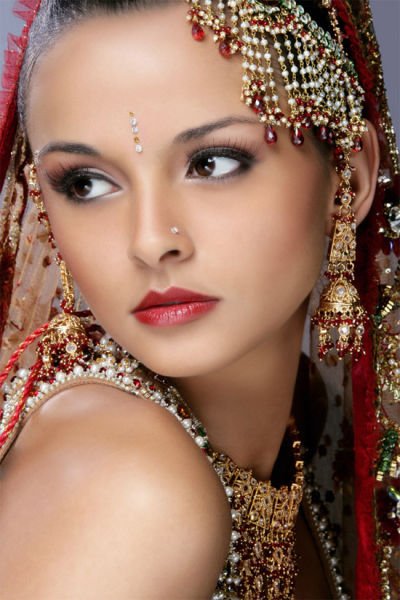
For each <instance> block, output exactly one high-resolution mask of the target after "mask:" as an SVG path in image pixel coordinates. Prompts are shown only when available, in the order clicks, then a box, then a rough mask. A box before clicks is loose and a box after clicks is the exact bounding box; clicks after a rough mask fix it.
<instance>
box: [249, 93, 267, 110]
mask: <svg viewBox="0 0 400 600" xmlns="http://www.w3.org/2000/svg"><path fill="white" fill-rule="evenodd" d="M251 108H252V109H253V110H254V112H255V113H257V114H259V113H262V112H263V111H264V98H263V97H262V96H258V95H257V96H253V100H252V103H251Z"/></svg>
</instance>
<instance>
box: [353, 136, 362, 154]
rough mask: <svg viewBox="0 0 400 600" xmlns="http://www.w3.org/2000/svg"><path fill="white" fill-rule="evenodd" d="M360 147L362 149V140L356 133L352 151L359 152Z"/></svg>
mask: <svg viewBox="0 0 400 600" xmlns="http://www.w3.org/2000/svg"><path fill="white" fill-rule="evenodd" d="M362 149H363V141H362V139H361V138H360V136H359V135H358V136H357V137H355V138H354V143H353V151H354V152H361V150H362Z"/></svg>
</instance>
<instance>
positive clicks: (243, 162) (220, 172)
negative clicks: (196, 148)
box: [187, 148, 252, 179]
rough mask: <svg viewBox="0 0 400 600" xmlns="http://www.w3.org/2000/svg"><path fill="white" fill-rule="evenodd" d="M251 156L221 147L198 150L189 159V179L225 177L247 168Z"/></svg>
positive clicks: (249, 164)
mask: <svg viewBox="0 0 400 600" xmlns="http://www.w3.org/2000/svg"><path fill="white" fill-rule="evenodd" d="M251 163H252V157H251V156H250V155H249V154H248V153H246V154H244V153H243V152H239V151H237V150H236V151H235V150H234V149H233V148H232V149H227V148H221V149H220V150H218V154H217V151H216V150H214V151H213V152H211V151H200V152H199V153H198V154H197V155H195V156H194V157H193V158H192V159H191V160H190V164H189V168H188V172H187V176H188V177H189V178H190V179H225V178H227V177H230V176H233V175H237V174H239V173H241V172H243V171H245V170H247V169H248V168H249V167H250V166H251Z"/></svg>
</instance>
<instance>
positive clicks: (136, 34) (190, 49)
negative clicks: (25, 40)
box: [28, 3, 251, 136]
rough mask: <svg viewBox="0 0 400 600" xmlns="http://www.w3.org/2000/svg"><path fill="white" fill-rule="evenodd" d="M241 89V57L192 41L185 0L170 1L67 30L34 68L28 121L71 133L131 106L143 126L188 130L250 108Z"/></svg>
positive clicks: (54, 131) (56, 132)
mask: <svg viewBox="0 0 400 600" xmlns="http://www.w3.org/2000/svg"><path fill="white" fill-rule="evenodd" d="M240 93H241V63H240V59H239V58H238V59H234V60H229V61H227V60H226V59H224V58H222V57H221V56H220V55H219V53H218V52H217V51H216V48H215V46H214V44H213V42H212V40H211V38H210V39H208V40H207V41H204V42H202V43H201V44H199V43H197V42H195V41H193V38H192V36H191V34H190V26H189V25H188V23H187V21H186V6H185V3H182V4H172V5H171V4H168V5H167V8H162V9H152V10H149V11H140V12H136V11H135V12H127V13H125V14H121V15H112V16H97V17H94V18H91V19H89V20H87V21H85V22H81V23H79V24H78V25H77V26H76V27H74V28H72V29H71V30H69V31H67V32H65V33H64V34H62V35H61V37H60V38H59V39H58V41H57V42H56V43H55V44H54V46H53V47H52V48H51V49H50V50H49V51H48V52H47V53H46V54H45V55H44V57H43V58H42V59H41V60H40V61H39V63H38V65H37V67H36V69H35V71H34V73H33V77H32V83H31V87H30V90H29V95H28V127H29V124H30V123H32V127H31V128H30V129H34V130H35V131H37V130H45V131H46V132H47V133H48V135H51V136H59V135H62V134H63V133H64V132H68V133H69V134H70V135H72V136H73V135H74V133H75V131H76V133H80V132H81V131H82V122H83V123H84V124H85V126H94V125H95V123H96V121H97V127H98V126H99V123H101V124H104V123H107V122H108V123H109V124H110V125H111V124H112V123H114V122H115V120H117V121H118V116H123V118H124V119H125V117H126V116H127V115H128V113H129V112H130V111H134V112H135V113H136V114H140V115H141V122H142V131H143V127H144V128H146V126H150V123H151V122H156V123H157V124H158V126H160V125H161V124H162V125H163V128H166V129H168V128H170V129H171V130H175V129H184V128H185V127H190V126H192V125H193V120H194V121H196V120H200V121H201V122H205V121H207V119H208V120H209V116H210V114H212V115H213V117H215V118H218V117H223V116H225V115H226V114H229V113H231V112H232V111H234V112H237V113H239V114H244V115H249V110H248V108H247V107H245V106H244V105H243V104H242V103H241V102H240ZM250 114H251V113H250ZM189 117H190V119H189V121H188V122H187V119H188V118H189ZM143 119H144V121H143ZM180 121H182V122H181V123H179V122H180ZM184 121H186V122H184ZM175 124H176V127H174V125H175Z"/></svg>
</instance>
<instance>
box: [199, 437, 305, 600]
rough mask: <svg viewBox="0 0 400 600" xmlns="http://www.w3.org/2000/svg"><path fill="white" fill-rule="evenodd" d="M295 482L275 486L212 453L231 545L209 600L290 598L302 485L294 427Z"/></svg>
mask: <svg viewBox="0 0 400 600" xmlns="http://www.w3.org/2000/svg"><path fill="white" fill-rule="evenodd" d="M290 433H291V436H292V438H293V443H292V447H293V457H294V473H295V474H294V481H293V483H292V484H291V485H290V486H282V487H280V488H275V487H274V486H273V485H272V483H271V482H270V481H265V482H264V481H258V480H257V479H255V477H254V476H253V473H252V471H251V470H247V469H243V468H240V467H238V466H237V465H236V464H235V463H234V462H233V461H232V460H231V459H230V458H229V457H228V456H225V455H224V454H218V453H216V452H211V453H210V458H211V461H212V464H213V467H214V469H215V471H216V472H217V474H218V476H219V477H220V479H221V481H222V484H223V486H224V488H225V492H226V495H227V497H228V500H229V502H230V505H231V511H232V524H233V531H232V538H231V547H230V552H229V556H228V560H227V563H226V566H225V568H224V571H223V574H222V576H221V577H220V579H219V581H218V586H217V590H216V593H215V594H214V596H213V600H223V599H225V598H240V599H241V600H242V599H243V600H261V599H263V600H264V599H268V600H278V599H279V600H291V599H292V598H294V588H295V581H296V576H297V572H298V567H297V556H296V552H295V525H296V520H297V516H298V514H299V509H300V504H301V500H302V496H303V488H304V472H303V460H302V457H301V445H300V441H299V439H298V437H297V435H298V434H297V431H296V430H295V429H294V427H291V428H290Z"/></svg>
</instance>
